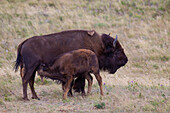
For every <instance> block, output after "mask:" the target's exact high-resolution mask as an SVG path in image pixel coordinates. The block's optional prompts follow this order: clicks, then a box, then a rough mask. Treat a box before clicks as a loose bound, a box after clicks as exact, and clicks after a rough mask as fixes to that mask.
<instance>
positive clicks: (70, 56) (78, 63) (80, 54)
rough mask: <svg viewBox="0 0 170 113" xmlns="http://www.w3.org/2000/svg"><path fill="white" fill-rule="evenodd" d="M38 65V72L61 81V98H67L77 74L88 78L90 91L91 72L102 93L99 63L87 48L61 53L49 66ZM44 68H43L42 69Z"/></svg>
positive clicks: (89, 90) (89, 89)
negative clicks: (62, 91)
mask: <svg viewBox="0 0 170 113" xmlns="http://www.w3.org/2000/svg"><path fill="white" fill-rule="evenodd" d="M44 65H45V66H40V67H39V69H38V73H39V74H40V75H43V76H45V77H49V78H51V79H54V80H60V81H62V83H63V84H62V85H63V90H64V94H63V98H64V99H66V98H67V93H68V91H69V89H70V86H71V83H72V81H73V79H74V78H77V77H79V76H81V77H84V78H86V79H87V80H88V94H89V93H90V92H91V87H92V81H91V78H90V76H89V73H93V74H94V75H95V77H96V79H97V81H98V84H99V86H100V93H101V95H103V90H102V78H101V76H100V74H99V64H98V59H97V56H96V55H95V53H94V52H92V51H91V50H87V49H78V50H74V51H71V52H68V53H65V54H63V55H61V56H60V57H59V58H57V59H55V60H54V63H52V65H51V66H46V64H44ZM44 68H45V69H44Z"/></svg>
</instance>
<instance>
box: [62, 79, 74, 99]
mask: <svg viewBox="0 0 170 113" xmlns="http://www.w3.org/2000/svg"><path fill="white" fill-rule="evenodd" d="M72 81H73V76H67V81H66V83H65V85H64V94H63V99H66V98H67V94H68V91H69V90H70V85H71V82H72Z"/></svg>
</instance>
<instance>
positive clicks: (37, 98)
mask: <svg viewBox="0 0 170 113" xmlns="http://www.w3.org/2000/svg"><path fill="white" fill-rule="evenodd" d="M32 99H37V100H40V98H38V97H32Z"/></svg>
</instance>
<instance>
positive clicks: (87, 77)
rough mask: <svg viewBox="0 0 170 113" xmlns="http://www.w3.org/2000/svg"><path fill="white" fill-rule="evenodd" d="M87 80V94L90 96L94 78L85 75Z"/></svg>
mask: <svg viewBox="0 0 170 113" xmlns="http://www.w3.org/2000/svg"><path fill="white" fill-rule="evenodd" d="M85 78H86V79H87V81H88V91H87V94H88V95H89V94H90V92H91V89H92V83H93V78H92V76H91V75H90V74H89V73H88V74H86V75H85Z"/></svg>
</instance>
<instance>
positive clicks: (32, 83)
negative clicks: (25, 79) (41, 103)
mask: <svg viewBox="0 0 170 113" xmlns="http://www.w3.org/2000/svg"><path fill="white" fill-rule="evenodd" d="M35 73H36V70H35V71H34V72H33V74H32V76H31V78H30V80H29V85H30V89H31V93H32V99H37V100H40V98H38V96H37V94H36V92H35V89H34V80H35Z"/></svg>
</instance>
